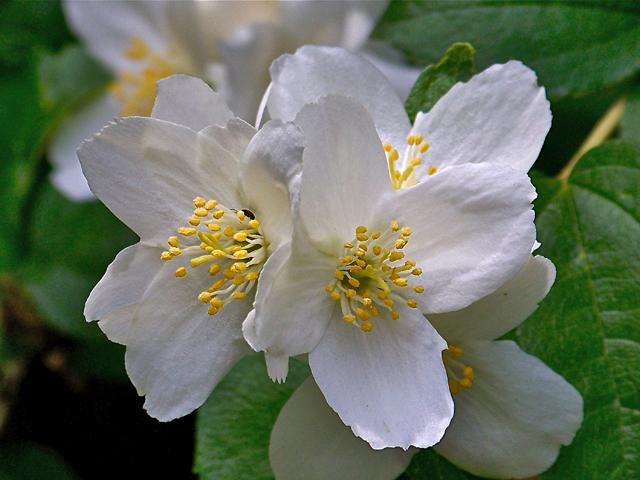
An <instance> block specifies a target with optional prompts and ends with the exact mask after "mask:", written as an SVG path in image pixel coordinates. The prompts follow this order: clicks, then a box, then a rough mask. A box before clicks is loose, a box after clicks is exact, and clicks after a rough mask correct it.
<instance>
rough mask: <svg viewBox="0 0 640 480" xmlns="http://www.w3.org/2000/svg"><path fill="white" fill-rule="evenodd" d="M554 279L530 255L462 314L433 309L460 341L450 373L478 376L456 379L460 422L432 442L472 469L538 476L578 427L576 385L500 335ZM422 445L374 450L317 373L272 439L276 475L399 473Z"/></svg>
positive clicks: (441, 326)
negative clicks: (343, 416) (464, 384)
mask: <svg viewBox="0 0 640 480" xmlns="http://www.w3.org/2000/svg"><path fill="white" fill-rule="evenodd" d="M554 278H555V269H554V267H553V264H552V263H551V262H550V261H549V260H547V259H546V258H544V257H541V256H536V257H531V259H530V260H529V261H528V262H527V263H526V264H525V266H524V267H523V268H522V270H521V271H520V272H519V273H518V274H517V275H516V276H515V277H513V278H512V279H510V280H509V281H507V282H506V283H505V284H504V285H502V286H501V287H500V288H498V289H497V290H496V291H495V292H494V293H492V294H490V295H488V296H486V297H484V298H482V299H481V300H479V301H477V302H475V303H473V304H471V305H470V306H468V307H466V308H464V309H462V310H459V311H457V312H450V313H445V314H432V315H429V321H430V322H431V324H432V325H433V326H434V327H435V328H436V329H437V331H438V333H440V334H441V335H442V336H443V337H444V338H445V339H446V340H447V341H448V342H450V343H451V344H455V345H456V349H455V350H453V351H451V350H450V351H447V352H446V353H445V354H444V356H443V358H445V359H446V361H447V370H448V372H449V375H450V378H451V377H455V378H458V379H460V378H464V376H465V375H464V373H463V372H464V370H465V369H467V376H468V377H470V379H471V378H473V379H474V380H475V381H473V382H471V383H472V385H470V386H469V387H470V388H462V389H461V388H460V385H459V383H460V382H459V381H458V383H457V384H456V383H454V384H453V389H454V391H455V392H457V393H456V394H454V396H453V399H454V403H455V413H454V416H453V420H452V421H451V425H449V427H448V428H447V431H446V433H445V435H444V438H443V439H442V441H441V442H440V443H438V444H437V445H435V447H434V448H435V449H436V450H437V451H438V452H439V453H440V454H441V455H443V456H445V457H446V458H448V459H449V460H450V461H451V462H453V463H454V464H455V465H457V466H458V467H460V468H462V469H464V470H467V471H469V472H471V473H473V474H475V475H479V476H482V477H490V478H523V477H530V476H533V475H537V474H539V473H541V472H543V471H545V470H547V469H548V468H549V467H550V466H551V465H552V464H553V462H555V460H556V458H557V456H558V453H559V451H560V447H561V446H562V445H568V444H569V443H571V441H572V440H573V437H574V435H575V433H576V431H577V430H578V428H579V427H580V423H581V422H582V417H583V413H582V406H583V402H582V397H581V396H580V394H579V393H578V392H577V391H576V389H575V388H573V387H572V386H571V385H570V384H569V383H567V382H566V381H565V380H564V379H563V378H562V377H561V376H560V375H558V374H556V373H555V372H553V370H551V369H550V368H549V367H547V366H546V365H545V364H544V363H542V362H541V361H540V360H538V359H537V358H536V357H533V356H531V355H527V354H526V353H524V352H523V351H522V350H520V349H519V348H518V346H517V345H516V344H515V343H513V342H511V341H493V340H495V339H496V338H499V337H500V336H502V335H503V334H505V333H506V332H508V331H509V330H511V329H512V328H514V327H516V326H517V325H519V324H520V323H521V322H522V321H524V320H525V319H526V318H527V317H528V316H529V315H530V314H531V313H532V312H533V311H534V310H535V309H536V308H537V304H538V302H540V301H541V300H542V299H543V298H544V296H545V295H546V294H547V292H548V290H549V288H550V287H551V284H552V283H553V280H554ZM452 380H454V378H452ZM454 382H456V380H454ZM415 452H417V450H416V449H410V450H409V451H406V452H405V451H403V450H400V449H385V450H380V451H375V450H372V449H371V448H370V447H369V445H368V444H367V443H366V442H364V441H363V440H361V439H359V438H357V437H355V436H354V435H353V433H352V432H351V430H350V429H349V428H348V427H346V426H345V425H344V424H342V422H341V421H340V419H339V417H338V415H337V414H336V413H335V412H334V411H333V410H332V409H331V408H330V407H329V406H328V405H327V403H326V401H325V400H324V397H323V396H322V393H321V392H320V390H319V389H318V387H317V386H316V384H315V383H314V381H313V378H309V379H308V380H306V381H305V383H303V384H302V385H301V386H300V388H298V390H297V391H296V392H295V393H294V394H293V396H292V397H291V399H290V400H289V402H288V403H287V404H286V405H285V406H284V408H283V409H282V411H281V412H280V415H279V417H278V420H277V421H276V424H275V426H274V429H273V432H272V435H271V443H270V446H269V457H270V460H271V466H272V469H273V471H274V473H275V477H276V479H278V480H289V479H291V480H294V479H297V478H305V479H307V480H314V479H318V480H321V479H324V478H332V479H336V480H340V479H345V480H346V479H349V480H354V479H362V480H365V479H366V480H393V479H395V478H397V476H398V475H399V474H400V473H402V472H403V471H404V470H405V469H406V467H407V466H408V464H409V462H410V460H411V457H412V456H413V454H414V453H415ZM350 469H351V470H350ZM343 472H347V473H346V474H344V473H343Z"/></svg>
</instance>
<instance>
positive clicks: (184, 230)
mask: <svg viewBox="0 0 640 480" xmlns="http://www.w3.org/2000/svg"><path fill="white" fill-rule="evenodd" d="M196 231H197V230H196V229H195V228H189V227H180V228H179V229H178V233H179V234H180V235H182V236H183V237H190V236H191V235H195V234H196Z"/></svg>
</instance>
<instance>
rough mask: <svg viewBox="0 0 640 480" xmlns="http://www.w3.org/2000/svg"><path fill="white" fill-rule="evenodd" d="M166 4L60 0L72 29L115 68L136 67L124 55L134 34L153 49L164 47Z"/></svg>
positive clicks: (108, 64) (128, 68)
mask: <svg viewBox="0 0 640 480" xmlns="http://www.w3.org/2000/svg"><path fill="white" fill-rule="evenodd" d="M165 5H166V4H165V2H120V1H110V2H96V1H92V0H66V1H63V2H62V7H63V9H64V14H65V18H66V19H67V22H68V23H69V27H70V28H71V30H72V31H73V32H74V33H75V34H76V35H77V36H78V37H80V38H81V39H82V40H83V41H84V42H85V44H86V45H87V47H88V48H89V50H90V51H91V53H92V54H93V55H94V56H95V57H96V58H98V59H99V60H100V61H102V62H103V63H104V64H105V65H106V66H107V67H109V68H111V69H112V71H114V72H116V71H118V70H136V69H137V68H138V65H137V64H136V62H134V61H131V60H128V59H127V58H126V57H125V56H124V51H125V50H126V49H127V48H128V47H129V45H130V42H131V38H132V37H133V36H137V37H140V38H142V39H143V40H144V41H145V42H147V43H148V44H149V45H150V46H152V47H154V48H156V49H159V50H161V51H164V50H165V48H166V47H167V43H166V39H165V38H164V36H163V32H166V18H165Z"/></svg>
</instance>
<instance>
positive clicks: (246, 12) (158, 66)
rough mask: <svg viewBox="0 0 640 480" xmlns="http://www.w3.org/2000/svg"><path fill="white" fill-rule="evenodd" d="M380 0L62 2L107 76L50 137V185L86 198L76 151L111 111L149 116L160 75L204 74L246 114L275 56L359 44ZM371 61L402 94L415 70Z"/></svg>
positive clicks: (378, 59) (380, 5)
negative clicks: (104, 85) (99, 90)
mask: <svg viewBox="0 0 640 480" xmlns="http://www.w3.org/2000/svg"><path fill="white" fill-rule="evenodd" d="M387 3H388V1H386V0H382V1H344V2H342V1H332V2H326V1H261V2H253V1H177V2H164V1H135V2H128V1H86V0H66V1H63V8H64V12H65V16H66V18H67V21H68V23H69V26H70V28H71V30H72V31H73V32H74V33H75V34H76V35H77V36H78V37H79V38H80V39H81V40H82V41H83V42H84V44H85V45H86V46H87V48H88V49H89V51H90V52H91V54H92V55H94V56H95V58H97V59H98V60H100V61H101V62H102V64H103V65H104V66H105V67H106V68H107V69H108V70H109V71H110V72H111V73H112V74H113V76H114V78H115V80H114V82H113V84H112V85H111V88H110V89H109V92H108V93H106V94H104V95H102V96H100V97H99V98H98V99H97V100H96V101H95V102H93V103H91V104H90V105H87V106H86V107H84V108H83V109H81V110H80V111H78V112H77V113H76V114H75V115H74V116H73V117H72V118H70V119H69V120H68V121H66V122H65V123H64V124H63V125H62V126H61V127H60V128H59V130H58V132H57V133H56V135H55V136H54V139H53V141H52V144H51V147H50V151H49V157H50V160H51V161H52V163H53V165H54V171H53V173H52V177H51V180H52V182H53V184H54V185H55V186H56V187H57V188H58V189H59V190H60V191H61V192H63V193H64V194H65V195H67V196H68V197H69V198H71V199H73V200H78V201H80V200H89V199H92V198H93V196H92V194H91V192H90V190H89V189H88V187H87V185H86V181H85V179H84V177H83V176H82V172H81V170H80V167H79V165H78V162H77V157H76V148H77V147H78V145H79V144H80V143H81V142H82V141H83V140H84V139H86V138H89V137H90V136H91V134H93V133H94V132H96V131H98V130H99V129H100V128H101V127H102V126H103V125H105V124H106V123H107V122H108V121H110V120H112V119H113V118H114V117H116V116H130V115H139V116H147V115H149V113H150V112H151V108H152V107H153V100H154V98H155V82H156V81H158V80H159V79H161V78H164V77H167V76H169V75H172V74H176V73H183V74H188V75H193V76H197V77H199V78H202V79H204V80H205V81H206V82H208V83H209V84H210V85H211V86H212V87H213V88H214V89H215V90H216V91H218V92H220V93H222V94H223V96H224V98H225V99H226V101H227V103H228V105H229V106H230V108H231V109H232V111H233V112H235V114H236V115H237V116H239V117H240V118H243V119H245V120H248V121H253V120H254V119H255V115H256V111H257V108H258V105H259V103H260V99H261V98H262V95H263V93H264V91H265V89H266V87H267V85H268V84H269V72H268V69H269V65H270V64H271V62H272V60H273V59H275V58H276V57H277V56H278V55H281V54H282V53H285V52H293V51H295V49H296V48H297V47H299V46H301V45H304V44H326V45H340V46H343V47H346V48H349V49H358V48H361V47H362V45H363V43H364V42H365V41H366V39H367V37H368V35H369V33H370V31H371V29H372V28H373V26H374V25H375V23H376V21H377V19H378V18H379V17H380V15H382V13H383V11H384V10H385V8H386V6H387ZM371 58H375V59H376V62H377V64H378V65H379V67H380V68H381V69H383V70H384V71H385V73H386V74H388V75H390V76H391V77H392V78H394V79H395V80H396V81H397V84H398V88H399V89H400V90H401V91H402V92H405V93H408V91H409V88H410V87H411V85H412V84H413V82H414V81H415V79H416V78H417V75H418V73H419V70H417V69H412V68H408V67H407V66H405V65H404V64H403V63H402V62H400V61H399V60H393V61H392V60H391V57H390V55H387V56H386V57H383V56H380V55H374V54H372V55H371ZM385 58H389V60H386V59H385Z"/></svg>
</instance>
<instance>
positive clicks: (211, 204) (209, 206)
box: [204, 200, 218, 210]
mask: <svg viewBox="0 0 640 480" xmlns="http://www.w3.org/2000/svg"><path fill="white" fill-rule="evenodd" d="M217 205H218V202H216V201H215V200H209V201H208V202H206V203H205V204H204V208H206V209H207V210H213V209H214V208H216V206H217Z"/></svg>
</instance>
